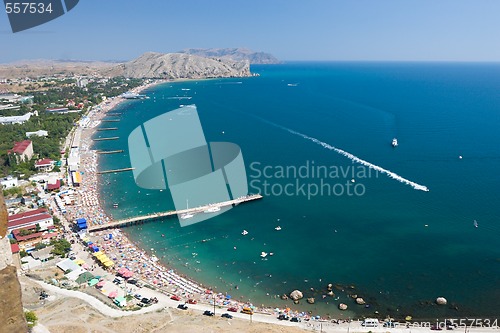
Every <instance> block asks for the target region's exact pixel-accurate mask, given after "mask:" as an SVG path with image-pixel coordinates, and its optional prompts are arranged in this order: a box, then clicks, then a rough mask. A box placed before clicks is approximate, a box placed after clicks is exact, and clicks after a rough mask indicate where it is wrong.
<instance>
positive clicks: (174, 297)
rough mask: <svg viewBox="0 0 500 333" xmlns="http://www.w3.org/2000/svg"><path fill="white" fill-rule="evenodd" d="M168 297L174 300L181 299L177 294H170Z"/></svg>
mask: <svg viewBox="0 0 500 333" xmlns="http://www.w3.org/2000/svg"><path fill="white" fill-rule="evenodd" d="M170 299H173V300H174V301H180V300H181V298H180V297H179V296H177V295H172V296H170Z"/></svg>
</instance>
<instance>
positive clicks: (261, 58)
mask: <svg viewBox="0 0 500 333" xmlns="http://www.w3.org/2000/svg"><path fill="white" fill-rule="evenodd" d="M180 53H187V54H193V55H197V56H200V57H207V58H221V59H229V60H233V61H242V60H248V61H249V62H250V63H251V64H279V63H281V61H279V60H278V59H276V58H275V57H274V56H273V55H272V54H270V53H265V52H254V51H252V50H249V49H246V48H224V49H213V48H212V49H185V50H182V51H180Z"/></svg>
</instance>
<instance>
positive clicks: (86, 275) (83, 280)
mask: <svg viewBox="0 0 500 333" xmlns="http://www.w3.org/2000/svg"><path fill="white" fill-rule="evenodd" d="M93 278H94V276H93V275H92V273H90V272H84V273H82V274H80V276H78V278H77V279H76V281H75V282H76V283H78V284H83V283H86V282H88V281H90V280H92V279H93Z"/></svg>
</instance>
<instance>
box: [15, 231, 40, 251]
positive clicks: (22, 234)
mask: <svg viewBox="0 0 500 333" xmlns="http://www.w3.org/2000/svg"><path fill="white" fill-rule="evenodd" d="M12 235H13V236H14V239H15V240H16V241H17V244H18V245H19V248H20V249H21V250H24V251H29V250H33V249H34V248H35V246H36V245H37V244H39V243H40V242H41V241H42V232H41V231H38V232H37V231H36V226H30V227H26V228H23V229H16V230H13V231H12Z"/></svg>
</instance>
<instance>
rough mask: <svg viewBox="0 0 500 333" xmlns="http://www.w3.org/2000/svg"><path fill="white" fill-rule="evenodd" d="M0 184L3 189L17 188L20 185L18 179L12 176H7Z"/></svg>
mask: <svg viewBox="0 0 500 333" xmlns="http://www.w3.org/2000/svg"><path fill="white" fill-rule="evenodd" d="M0 184H1V185H2V188H3V189H8V188H12V187H17V186H18V185H19V183H18V180H17V178H15V177H12V176H7V177H5V178H2V179H1V180H0Z"/></svg>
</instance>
